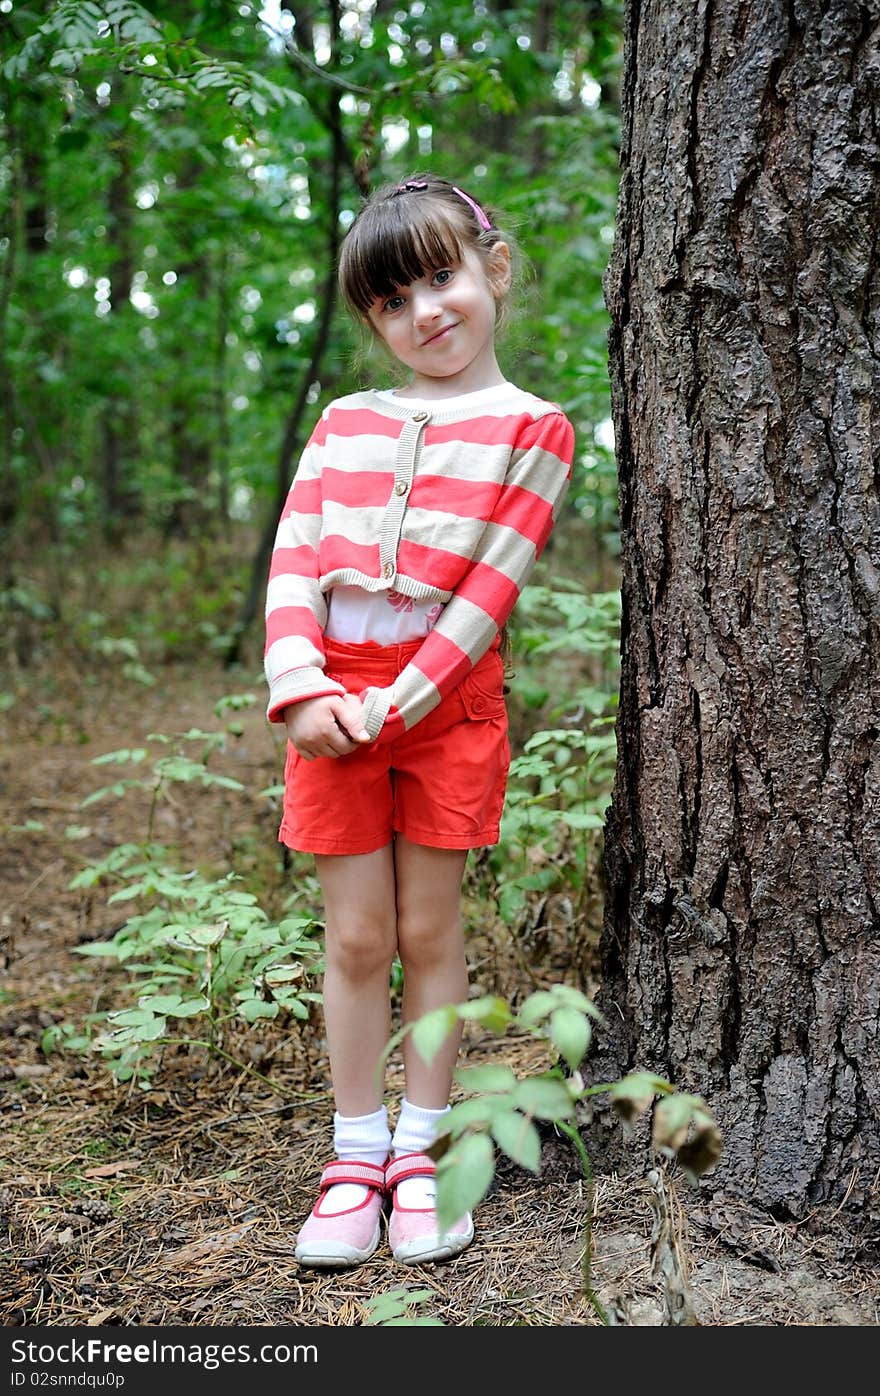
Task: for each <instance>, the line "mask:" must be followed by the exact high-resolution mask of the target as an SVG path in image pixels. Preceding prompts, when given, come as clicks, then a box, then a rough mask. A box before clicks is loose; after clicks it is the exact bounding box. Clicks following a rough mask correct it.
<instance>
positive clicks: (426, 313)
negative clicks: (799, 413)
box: [413, 291, 441, 325]
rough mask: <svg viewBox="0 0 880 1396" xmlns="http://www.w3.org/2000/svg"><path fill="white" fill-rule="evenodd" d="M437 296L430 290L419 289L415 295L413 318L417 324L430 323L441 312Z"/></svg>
mask: <svg viewBox="0 0 880 1396" xmlns="http://www.w3.org/2000/svg"><path fill="white" fill-rule="evenodd" d="M440 309H441V308H440V306H439V305H438V304H437V298H436V296H432V295H430V293H429V292H424V291H417V292H416V294H415V295H414V297H413V319H414V321H415V323H416V324H417V325H427V324H430V322H431V321H432V320H436V318H437V316H438V315H439V314H440Z"/></svg>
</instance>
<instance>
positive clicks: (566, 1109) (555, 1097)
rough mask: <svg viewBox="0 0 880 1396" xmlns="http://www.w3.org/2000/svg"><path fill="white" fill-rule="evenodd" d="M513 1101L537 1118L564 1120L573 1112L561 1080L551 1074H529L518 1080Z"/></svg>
mask: <svg viewBox="0 0 880 1396" xmlns="http://www.w3.org/2000/svg"><path fill="white" fill-rule="evenodd" d="M513 1103H514V1105H516V1106H517V1107H518V1108H519V1109H520V1110H524V1111H525V1113H526V1114H527V1115H534V1116H535V1117H536V1118H537V1119H539V1120H566V1119H569V1118H570V1117H571V1116H572V1115H573V1114H574V1102H573V1100H572V1098H571V1095H570V1094H569V1092H568V1090H567V1088H566V1087H565V1085H564V1084H563V1082H562V1081H559V1080H557V1079H555V1078H554V1077H552V1076H530V1077H529V1078H528V1080H526V1081H519V1082H518V1083H517V1085H516V1088H515V1089H514V1091H513Z"/></svg>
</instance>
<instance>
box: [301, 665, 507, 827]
mask: <svg viewBox="0 0 880 1396" xmlns="http://www.w3.org/2000/svg"><path fill="white" fill-rule="evenodd" d="M421 643H422V642H421V641H420V640H413V641H410V642H409V643H408V644H405V645H390V646H383V645H377V644H373V643H367V644H362V645H349V644H341V643H339V642H338V641H336V640H330V639H328V640H326V641H325V647H326V654H327V666H326V670H325V672H326V673H327V675H328V677H330V678H333V679H336V681H337V682H338V683H341V684H343V685H344V686H345V688H346V689H347V691H348V692H350V693H360V692H361V691H362V690H363V689H364V688H367V687H368V686H375V687H377V688H385V687H386V686H387V685H388V684H390V683H392V682H393V680H394V679H395V678H396V677H397V675H398V674H399V673H400V671H401V669H402V668H403V667H404V666H405V665H406V664H407V663H408V662H409V660H410V659H412V657H413V655H414V654H415V653H416V651H417V650H418V649H419V647H420V645H421ZM503 681H504V666H503V664H502V660H501V656H500V655H499V653H498V651H497V650H489V651H488V652H487V653H486V654H484V655H483V657H482V659H480V660H478V662H477V663H476V664H475V665H474V667H473V669H472V670H471V672H470V673H469V674H468V675H467V677H466V678H464V679H462V681H461V683H460V684H459V685H458V687H457V688H454V689H453V690H452V692H451V693H450V694H448V695H447V696H446V697H445V698H444V699H443V700H442V701H441V702H440V703H439V704H438V705H437V707H436V708H434V709H433V711H432V712H430V713H428V715H427V717H423V718H422V720H421V722H417V723H416V725H415V726H414V727H413V728H411V729H410V731H409V732H404V733H403V735H402V736H400V737H397V738H395V740H394V741H392V742H386V743H384V744H383V745H381V746H376V745H375V744H373V743H370V744H369V745H367V744H366V743H365V744H364V745H363V746H361V747H356V748H355V750H354V751H352V752H350V753H349V754H348V755H346V756H339V757H335V758H334V757H331V756H318V757H316V758H315V759H314V760H313V761H306V760H304V759H303V758H302V757H301V756H300V755H299V753H298V752H297V750H296V748H295V747H294V746H293V745H292V744H291V743H290V742H288V744H287V761H286V764H285V768H284V814H283V818H282V821H281V828H280V830H279V833H278V838H279V840H280V842H281V843H284V844H286V845H287V846H288V848H295V849H298V850H299V851H300V852H302V853H340V854H350V853H374V852H375V851H376V850H377V849H379V848H384V847H385V845H386V844H388V843H390V842H391V840H392V838H393V836H394V835H395V834H403V836H404V837H405V838H407V839H409V840H410V842H412V843H420V844H427V845H428V846H429V847H431V848H482V847H483V846H484V845H486V844H492V843H497V842H498V838H499V823H500V820H501V811H502V808H503V805H504V792H505V789H506V785H507V772H508V768H509V766H510V745H509V742H508V739H507V708H506V706H505V702H504V693H503Z"/></svg>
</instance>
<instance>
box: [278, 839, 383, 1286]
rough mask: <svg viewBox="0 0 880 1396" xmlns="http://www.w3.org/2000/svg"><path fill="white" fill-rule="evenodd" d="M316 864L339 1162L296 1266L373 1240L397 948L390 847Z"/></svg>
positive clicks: (354, 1253) (327, 1173) (346, 1260)
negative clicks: (384, 1059) (382, 1065)
mask: <svg viewBox="0 0 880 1396" xmlns="http://www.w3.org/2000/svg"><path fill="white" fill-rule="evenodd" d="M316 863H317V870H318V880H319V882H320V883H321V890H322V892H323V895H324V908H325V924H326V934H325V948H326V969H325V973H324V1019H325V1023H326V1028H327V1045H328V1049H329V1053H330V1071H331V1075H332V1077H333V1091H334V1095H335V1098H336V1112H335V1114H334V1117H333V1144H334V1151H335V1153H336V1157H337V1162H335V1163H333V1164H330V1165H329V1166H328V1167H327V1168H325V1170H324V1173H323V1174H322V1178H321V1190H320V1193H319V1197H318V1201H317V1203H316V1204H315V1206H314V1207H313V1209H312V1212H311V1215H310V1216H309V1217H308V1219H307V1220H306V1222H305V1224H304V1225H303V1226H302V1228H301V1229H300V1231H299V1234H298V1235H297V1242H296V1250H295V1252H294V1253H295V1255H296V1258H297V1260H298V1261H299V1262H300V1263H301V1264H303V1265H315V1266H338V1265H356V1264H358V1263H359V1262H360V1261H362V1260H366V1259H367V1258H368V1257H369V1256H371V1255H372V1254H373V1252H374V1250H375V1249H376V1247H377V1245H378V1244H379V1238H380V1236H381V1211H382V1197H383V1195H384V1164H385V1160H386V1157H387V1155H388V1148H389V1145H390V1142H391V1136H390V1134H389V1131H388V1119H387V1116H386V1113H385V1107H384V1105H383V1104H382V1095H383V1086H382V1082H381V1081H380V1077H379V1070H378V1068H379V1059H380V1057H381V1054H382V1051H383V1049H384V1047H385V1044H386V1042H387V1040H388V1036H389V1032H390V1016H391V1015H390V997H389V989H388V976H389V971H390V968H391V960H392V958H393V956H394V953H395V950H396V948H397V932H396V911H395V897H394V861H393V858H392V854H391V845H390V844H389V845H388V846H387V847H386V848H382V849H379V850H378V852H376V853H364V854H358V855H355V856H351V857H346V856H341V855H335V856H332V857H330V856H323V855H321V856H318V857H317V858H316Z"/></svg>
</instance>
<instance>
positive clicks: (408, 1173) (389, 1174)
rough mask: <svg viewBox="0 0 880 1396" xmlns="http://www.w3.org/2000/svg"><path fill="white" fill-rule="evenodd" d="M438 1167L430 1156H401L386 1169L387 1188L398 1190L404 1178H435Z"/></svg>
mask: <svg viewBox="0 0 880 1396" xmlns="http://www.w3.org/2000/svg"><path fill="white" fill-rule="evenodd" d="M436 1172H437V1165H436V1163H435V1162H434V1160H433V1159H432V1158H431V1157H430V1155H428V1154H401V1156H400V1158H396V1159H395V1160H394V1162H393V1163H389V1165H388V1167H387V1168H386V1169H385V1186H386V1188H396V1187H397V1185H398V1183H402V1182H403V1180H404V1178H425V1177H429V1178H430V1177H433V1175H434V1174H435V1173H436Z"/></svg>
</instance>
